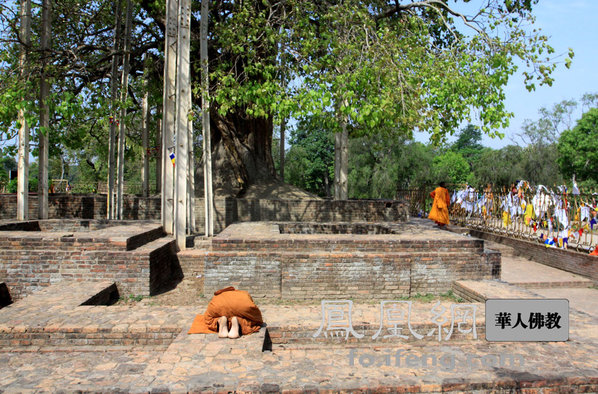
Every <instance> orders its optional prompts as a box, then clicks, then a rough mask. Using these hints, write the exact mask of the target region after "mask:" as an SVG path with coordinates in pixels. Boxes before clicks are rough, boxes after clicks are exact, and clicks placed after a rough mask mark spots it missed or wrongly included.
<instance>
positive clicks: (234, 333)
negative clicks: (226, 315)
mask: <svg viewBox="0 0 598 394" xmlns="http://www.w3.org/2000/svg"><path fill="white" fill-rule="evenodd" d="M228 337H229V338H233V339H234V338H239V320H238V319H237V317H236V316H233V318H232V319H230V331H229V332H228Z"/></svg>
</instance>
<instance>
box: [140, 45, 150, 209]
mask: <svg viewBox="0 0 598 394" xmlns="http://www.w3.org/2000/svg"><path fill="white" fill-rule="evenodd" d="M144 58H145V59H144V64H145V69H144V74H145V75H144V77H143V87H144V89H145V92H144V93H143V102H142V105H141V107H142V109H141V110H142V114H141V116H142V121H141V123H142V124H141V141H142V145H143V153H142V163H141V184H142V185H141V194H142V195H143V197H147V196H149V103H148V101H149V91H148V88H147V73H148V69H147V54H145V55H144Z"/></svg>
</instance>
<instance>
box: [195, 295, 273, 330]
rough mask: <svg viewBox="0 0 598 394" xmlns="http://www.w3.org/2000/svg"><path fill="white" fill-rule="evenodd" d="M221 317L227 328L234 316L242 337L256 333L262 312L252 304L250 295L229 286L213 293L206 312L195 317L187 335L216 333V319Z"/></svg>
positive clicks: (259, 325)
mask: <svg viewBox="0 0 598 394" xmlns="http://www.w3.org/2000/svg"><path fill="white" fill-rule="evenodd" d="M222 316H226V318H227V319H228V321H229V328H230V320H231V319H232V317H233V316H236V317H237V319H238V320H239V327H240V329H241V334H242V335H247V334H251V333H254V332H258V331H259V330H260V327H261V326H262V324H263V320H262V312H260V310H259V308H258V307H257V306H256V305H255V303H254V302H253V299H252V298H251V295H249V293H248V292H246V291H243V290H235V288H234V287H232V286H231V287H227V288H225V289H221V290H218V291H217V292H215V293H214V297H213V298H212V300H211V301H210V303H209V304H208V309H207V310H206V312H205V313H204V314H199V315H197V316H196V317H195V320H194V321H193V324H192V325H191V329H190V330H189V334H215V333H217V332H218V319H219V318H220V317H222Z"/></svg>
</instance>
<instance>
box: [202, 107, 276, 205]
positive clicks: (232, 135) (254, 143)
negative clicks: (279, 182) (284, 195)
mask: <svg viewBox="0 0 598 394" xmlns="http://www.w3.org/2000/svg"><path fill="white" fill-rule="evenodd" d="M210 127H211V130H212V133H211V134H212V146H213V148H212V163H213V164H212V165H213V171H214V175H213V183H214V191H215V193H216V194H219V195H234V196H237V195H238V196H241V195H242V194H243V192H244V191H245V190H246V189H247V187H248V186H249V185H250V184H254V183H258V182H260V181H271V180H272V179H273V178H274V177H275V176H276V173H275V170H274V161H273V160H272V129H273V124H272V119H264V118H247V116H246V115H245V114H244V113H243V111H242V110H237V111H236V112H232V113H229V114H227V115H226V116H221V115H220V114H219V113H218V111H217V108H216V107H215V106H214V105H212V106H211V107H210Z"/></svg>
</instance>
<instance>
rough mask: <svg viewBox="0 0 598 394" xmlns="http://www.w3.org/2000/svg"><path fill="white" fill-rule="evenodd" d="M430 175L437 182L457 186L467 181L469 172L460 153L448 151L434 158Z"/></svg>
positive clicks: (467, 165)
mask: <svg viewBox="0 0 598 394" xmlns="http://www.w3.org/2000/svg"><path fill="white" fill-rule="evenodd" d="M432 173H433V174H434V178H435V180H436V181H437V182H441V181H444V182H446V183H449V184H453V185H457V184H463V183H465V182H467V181H468V177H469V175H470V174H471V170H470V168H469V163H467V160H465V158H464V157H463V156H461V154H460V153H457V152H453V151H448V152H446V153H444V154H442V155H439V156H436V157H434V161H433V166H432Z"/></svg>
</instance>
